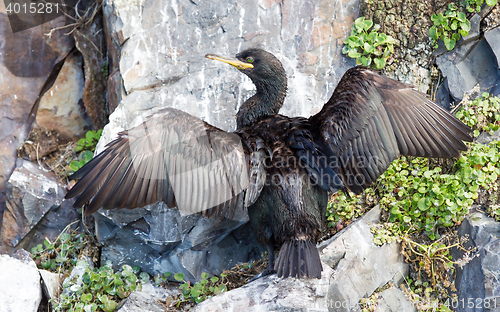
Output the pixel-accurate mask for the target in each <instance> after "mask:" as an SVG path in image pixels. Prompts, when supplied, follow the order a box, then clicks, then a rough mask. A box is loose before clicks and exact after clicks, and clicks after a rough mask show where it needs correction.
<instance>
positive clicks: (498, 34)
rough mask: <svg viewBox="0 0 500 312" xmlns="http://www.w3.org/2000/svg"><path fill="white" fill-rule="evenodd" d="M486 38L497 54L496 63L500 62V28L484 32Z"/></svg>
mask: <svg viewBox="0 0 500 312" xmlns="http://www.w3.org/2000/svg"><path fill="white" fill-rule="evenodd" d="M484 39H486V41H487V42H488V44H489V45H490V47H491V50H492V51H493V53H494V54H495V58H496V61H497V62H496V65H497V68H498V65H499V64H500V28H498V27H497V28H493V29H492V30H490V31H488V32H486V33H485V34H484Z"/></svg>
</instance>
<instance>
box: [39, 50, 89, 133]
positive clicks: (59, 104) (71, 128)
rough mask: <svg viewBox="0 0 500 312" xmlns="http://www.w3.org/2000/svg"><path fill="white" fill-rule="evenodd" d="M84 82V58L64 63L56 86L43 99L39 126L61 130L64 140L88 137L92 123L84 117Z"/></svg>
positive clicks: (55, 83)
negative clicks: (86, 133) (86, 134)
mask: <svg viewBox="0 0 500 312" xmlns="http://www.w3.org/2000/svg"><path fill="white" fill-rule="evenodd" d="M83 83H84V81H83V72H82V58H81V56H79V55H71V56H69V57H68V58H67V59H66V62H64V65H63V67H62V68H61V71H60V72H59V75H58V76H57V79H56V81H55V82H54V85H53V86H52V87H51V88H50V89H49V91H47V93H45V95H44V96H43V97H42V99H41V101H40V106H39V107H38V112H37V115H36V123H37V124H38V125H39V126H40V127H43V128H47V129H50V130H57V131H58V132H59V135H60V137H61V138H62V139H63V141H64V140H65V141H70V140H77V139H79V138H81V137H82V136H85V132H86V131H88V130H90V127H91V124H90V123H89V122H88V121H87V120H86V119H84V118H83V111H84V109H83V106H82V105H81V101H82V90H83Z"/></svg>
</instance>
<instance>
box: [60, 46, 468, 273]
mask: <svg viewBox="0 0 500 312" xmlns="http://www.w3.org/2000/svg"><path fill="white" fill-rule="evenodd" d="M206 57H207V58H210V59H214V60H219V61H223V62H226V63H229V64H231V65H233V66H234V67H236V68H237V69H239V70H240V71H241V72H242V73H244V74H245V75H247V76H248V77H250V79H251V80H252V82H253V83H254V84H255V86H256V89H257V91H256V93H255V94H254V95H253V96H252V97H251V98H249V99H248V100H246V101H245V103H243V105H242V106H241V108H240V109H239V111H238V113H237V130H236V131H235V132H232V133H228V132H225V131H223V130H220V129H218V128H216V127H214V126H211V125H210V124H208V123H206V122H203V121H201V120H200V119H198V118H196V117H193V116H191V115H189V114H187V113H185V112H182V111H180V110H177V109H174V108H165V109H163V110H161V111H159V112H158V113H156V114H154V115H152V116H151V117H149V118H148V119H147V120H146V121H145V122H144V123H143V124H142V125H140V126H138V127H135V128H132V129H130V130H127V131H123V132H121V133H119V135H118V138H117V139H115V140H114V141H112V142H110V143H109V144H108V145H107V146H106V149H105V150H104V151H103V152H101V153H100V154H99V155H97V156H96V157H95V158H93V159H92V160H91V161H90V162H89V163H87V164H86V165H85V166H84V167H82V168H81V169H80V170H79V171H77V172H76V173H75V174H74V175H73V176H72V178H73V179H76V178H80V180H79V181H78V183H77V184H76V185H75V186H74V187H73V188H72V189H71V190H70V191H69V192H68V193H67V195H66V198H72V197H77V199H76V202H75V204H74V206H75V207H79V206H82V205H83V204H86V203H89V204H88V205H87V206H86V208H85V214H86V215H89V214H91V213H94V212H95V211H97V210H98V209H99V208H101V207H102V208H105V209H111V208H129V209H132V208H136V207H142V206H145V205H148V204H152V203H155V202H158V201H164V202H165V203H166V204H167V205H168V206H169V207H174V206H177V207H178V208H179V209H181V210H184V211H190V212H200V213H201V214H202V215H204V216H218V217H226V218H230V217H231V216H232V215H233V214H234V212H235V210H236V209H248V215H249V217H250V222H251V224H252V226H253V228H254V230H255V234H256V237H257V240H258V241H259V242H260V243H261V244H262V245H266V246H267V248H268V251H269V262H268V269H267V271H266V273H271V272H272V271H273V269H274V270H275V271H277V275H278V276H279V277H297V278H301V277H307V278H320V277H321V271H322V266H321V262H320V258H319V253H318V251H317V249H316V242H317V240H318V238H319V236H320V232H321V228H322V224H323V223H324V221H325V220H324V219H325V213H326V206H327V200H328V192H336V191H337V190H341V189H347V190H349V191H352V192H354V193H356V194H359V193H361V192H362V191H363V189H365V188H366V187H368V186H369V185H370V184H371V183H372V182H373V181H375V180H376V179H377V177H379V176H380V175H381V174H382V173H383V172H384V171H385V170H386V169H387V167H388V166H389V164H390V163H391V161H393V160H394V159H396V158H397V157H399V156H400V155H406V156H423V157H459V156H460V151H463V150H466V149H467V147H466V146H465V144H464V143H463V142H462V141H469V142H470V141H472V138H471V136H470V135H469V134H470V131H471V130H470V128H468V127H467V126H466V125H464V124H463V123H462V122H460V121H459V120H458V119H457V118H455V117H454V116H453V115H451V114H449V113H448V112H447V111H445V110H444V109H442V108H441V107H440V106H438V105H436V104H435V103H434V102H432V101H431V100H429V99H428V98H427V97H426V95H425V94H423V93H421V92H419V91H416V90H414V89H413V87H412V86H411V85H409V84H405V83H402V82H398V81H396V80H393V79H390V78H387V77H383V76H380V75H378V74H376V73H375V72H373V71H371V70H369V69H366V68H362V67H354V68H351V69H349V70H348V71H347V72H346V73H345V74H344V76H343V77H342V79H341V80H340V82H339V84H338V86H337V88H336V89H335V91H334V93H333V95H332V97H331V98H330V100H329V101H328V102H327V103H326V104H325V105H324V106H323V108H322V110H321V111H320V112H319V113H317V114H315V115H314V116H311V117H310V118H302V117H294V118H291V117H286V116H282V115H279V114H278V111H279V110H280V108H281V106H282V105H283V101H284V99H285V95H286V90H287V79H286V74H285V71H284V69H283V67H282V65H281V62H280V61H279V60H278V59H277V58H276V57H275V56H274V55H272V54H271V53H268V52H266V51H263V50H260V49H248V50H245V51H243V52H241V53H239V54H237V55H236V58H235V59H232V58H224V57H220V56H216V55H211V54H208V55H206ZM275 244H277V245H281V250H280V252H279V255H278V258H277V259H276V261H274V247H275Z"/></svg>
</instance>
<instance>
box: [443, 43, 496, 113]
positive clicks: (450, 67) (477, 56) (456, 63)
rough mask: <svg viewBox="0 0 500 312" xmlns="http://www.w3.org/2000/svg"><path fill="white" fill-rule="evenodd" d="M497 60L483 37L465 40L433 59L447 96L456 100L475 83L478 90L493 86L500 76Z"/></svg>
mask: <svg viewBox="0 0 500 312" xmlns="http://www.w3.org/2000/svg"><path fill="white" fill-rule="evenodd" d="M496 62H497V61H496V57H495V54H494V53H493V51H492V48H491V47H490V45H489V44H488V41H486V40H485V39H481V40H479V41H471V42H468V43H464V44H463V45H461V46H458V47H456V48H455V49H454V50H452V51H450V52H448V53H446V54H443V55H441V56H439V57H437V58H436V64H437V65H438V67H439V69H440V70H441V72H442V73H443V76H444V77H446V79H447V81H448V85H447V86H448V88H449V92H450V95H451V96H452V98H453V100H455V101H459V100H461V99H462V97H463V95H464V93H466V92H468V91H470V90H472V89H473V88H474V87H475V86H476V85H477V84H479V87H480V89H481V91H485V90H489V89H490V88H491V87H492V86H494V85H495V82H496V81H497V79H499V77H500V71H499V70H498V65H497V63H496ZM492 64H493V66H492ZM440 104H441V103H440ZM444 104H447V103H444Z"/></svg>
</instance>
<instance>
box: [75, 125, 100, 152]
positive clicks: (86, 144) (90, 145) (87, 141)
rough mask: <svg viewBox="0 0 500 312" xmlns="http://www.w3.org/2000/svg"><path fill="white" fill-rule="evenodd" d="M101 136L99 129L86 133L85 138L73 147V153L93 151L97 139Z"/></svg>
mask: <svg viewBox="0 0 500 312" xmlns="http://www.w3.org/2000/svg"><path fill="white" fill-rule="evenodd" d="M101 134H102V129H99V130H97V131H94V130H90V131H87V133H86V134H85V137H84V138H81V139H80V140H78V144H77V145H76V147H75V152H80V151H83V150H87V151H91V152H93V151H95V147H96V145H97V142H99V139H100V138H101Z"/></svg>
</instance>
